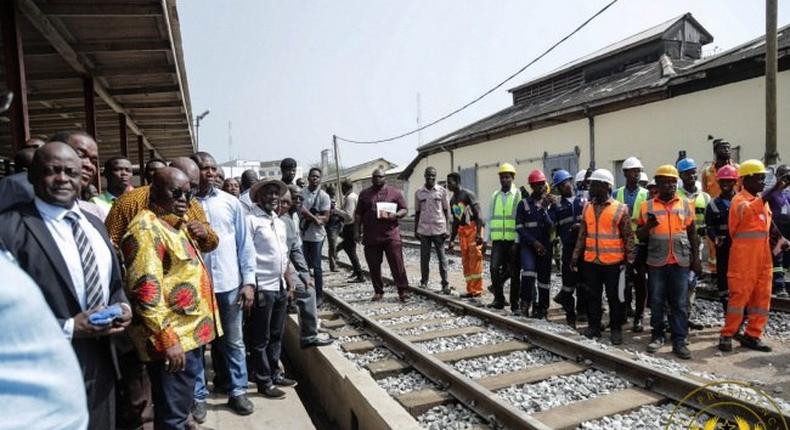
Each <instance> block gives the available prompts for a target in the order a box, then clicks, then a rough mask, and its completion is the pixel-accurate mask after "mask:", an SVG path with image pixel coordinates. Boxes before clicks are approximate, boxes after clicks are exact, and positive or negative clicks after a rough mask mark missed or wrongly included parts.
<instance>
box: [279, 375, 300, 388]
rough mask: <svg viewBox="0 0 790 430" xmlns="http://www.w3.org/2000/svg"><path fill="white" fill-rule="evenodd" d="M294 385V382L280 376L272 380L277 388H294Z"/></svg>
mask: <svg viewBox="0 0 790 430" xmlns="http://www.w3.org/2000/svg"><path fill="white" fill-rule="evenodd" d="M296 384H297V382H296V381H294V380H293V379H289V378H286V377H285V376H280V377H279V378H275V379H274V385H277V386H278V387H295V386H296Z"/></svg>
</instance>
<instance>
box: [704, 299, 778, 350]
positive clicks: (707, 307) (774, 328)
mask: <svg viewBox="0 0 790 430" xmlns="http://www.w3.org/2000/svg"><path fill="white" fill-rule="evenodd" d="M692 316H693V317H694V319H695V320H697V321H698V322H699V323H701V324H703V325H704V326H705V327H721V326H722V325H723V322H724V310H723V309H722V307H721V304H720V303H719V302H716V301H713V300H704V299H699V298H698V299H697V300H696V302H695V303H694V313H693V314H692ZM764 334H765V336H766V337H770V338H774V339H779V340H782V341H788V340H790V314H788V313H784V312H771V313H769V314H768V324H766V326H765V332H764Z"/></svg>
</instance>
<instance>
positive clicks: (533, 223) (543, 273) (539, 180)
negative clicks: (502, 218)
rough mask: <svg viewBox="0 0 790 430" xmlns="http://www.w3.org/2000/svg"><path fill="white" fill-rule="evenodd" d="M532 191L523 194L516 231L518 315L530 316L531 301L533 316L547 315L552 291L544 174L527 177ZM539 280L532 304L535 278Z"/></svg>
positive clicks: (548, 204)
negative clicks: (519, 266)
mask: <svg viewBox="0 0 790 430" xmlns="http://www.w3.org/2000/svg"><path fill="white" fill-rule="evenodd" d="M527 182H528V183H529V186H530V188H532V194H529V195H527V196H523V199H522V200H521V201H520V202H519V203H518V207H517V208H516V233H518V242H519V245H520V253H519V254H520V256H521V284H520V286H521V297H520V299H521V308H520V312H519V313H520V314H521V316H524V317H528V316H529V307H530V305H531V304H532V303H534V306H533V308H532V317H533V318H538V319H542V318H546V316H547V315H548V312H549V293H550V292H551V250H552V247H551V228H552V226H553V225H554V222H553V221H552V220H551V218H550V217H549V211H548V210H549V208H550V207H551V206H552V204H553V202H554V200H553V199H552V197H551V196H550V195H549V194H548V193H547V191H548V189H547V187H546V176H545V175H544V174H543V172H542V171H540V170H533V171H532V172H531V173H530V174H529V177H528V178H527ZM536 278H537V281H538V288H537V303H535V296H536V294H535V279H536Z"/></svg>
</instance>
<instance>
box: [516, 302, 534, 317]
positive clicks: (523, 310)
mask: <svg viewBox="0 0 790 430" xmlns="http://www.w3.org/2000/svg"><path fill="white" fill-rule="evenodd" d="M529 305H530V303H529V302H526V303H525V302H521V306H520V307H519V309H518V311H519V313H520V314H521V316H522V317H524V318H529ZM533 312H534V310H533Z"/></svg>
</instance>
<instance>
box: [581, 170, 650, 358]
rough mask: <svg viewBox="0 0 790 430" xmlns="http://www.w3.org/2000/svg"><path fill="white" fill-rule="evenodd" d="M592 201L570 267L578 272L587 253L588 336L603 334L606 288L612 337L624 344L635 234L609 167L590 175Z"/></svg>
mask: <svg viewBox="0 0 790 430" xmlns="http://www.w3.org/2000/svg"><path fill="white" fill-rule="evenodd" d="M589 181H590V202H589V203H588V204H587V206H585V208H584V215H583V221H584V222H582V223H581V226H580V229H579V238H578V240H577V241H576V247H575V248H574V250H573V257H572V258H571V269H572V270H573V271H578V263H577V261H578V257H580V256H581V255H582V254H583V255H584V281H585V283H586V284H587V306H588V308H587V321H588V327H587V330H585V332H584V333H583V334H584V336H586V337H588V338H595V337H601V314H602V312H603V311H602V309H601V294H603V289H604V286H605V287H606V298H607V299H608V302H609V327H610V330H611V334H610V340H611V341H612V344H613V345H620V344H621V343H623V331H622V326H623V322H625V303H624V294H625V291H624V289H625V285H624V284H625V282H624V279H623V282H621V278H622V271H623V270H626V269H625V268H624V267H623V265H624V264H626V265H628V266H629V268H630V267H631V265H632V264H633V263H634V259H635V257H636V256H635V253H634V234H633V232H632V231H631V219H630V215H629V214H628V208H627V207H626V206H625V205H624V204H622V203H620V202H618V201H617V200H615V199H613V198H612V187H613V186H614V176H612V173H611V172H609V171H608V170H606V169H598V170H596V171H594V172H593V173H592V175H590V178H589Z"/></svg>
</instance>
